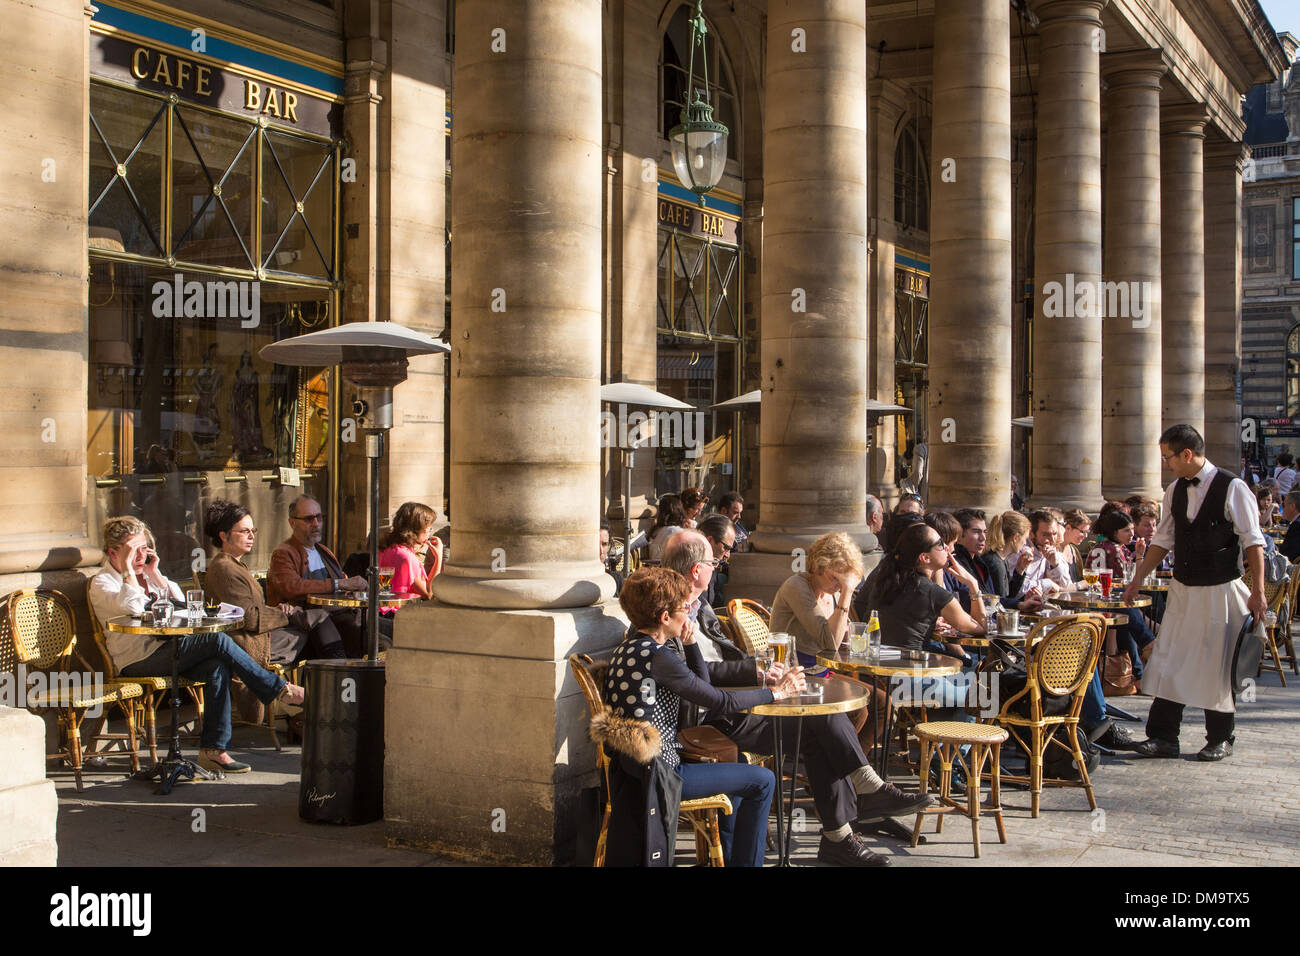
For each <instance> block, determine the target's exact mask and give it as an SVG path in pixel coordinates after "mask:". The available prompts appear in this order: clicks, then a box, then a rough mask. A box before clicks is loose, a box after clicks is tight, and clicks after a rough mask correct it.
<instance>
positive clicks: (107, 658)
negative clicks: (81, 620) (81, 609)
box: [90, 608, 117, 680]
mask: <svg viewBox="0 0 1300 956" xmlns="http://www.w3.org/2000/svg"><path fill="white" fill-rule="evenodd" d="M90 626H91V628H93V631H94V635H95V646H96V647H97V648H99V656H100V657H102V658H103V659H104V678H105V679H106V680H116V679H117V665H116V664H114V663H113V655H112V654H110V653H109V652H108V639H107V638H105V637H104V628H103V626H102V625H101V624H100V623H99V615H98V614H96V613H95V609H94V608H91V609H90Z"/></svg>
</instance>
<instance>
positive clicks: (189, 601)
mask: <svg viewBox="0 0 1300 956" xmlns="http://www.w3.org/2000/svg"><path fill="white" fill-rule="evenodd" d="M185 612H186V616H187V617H188V618H189V619H190V620H191V621H198V620H201V619H202V618H203V591H202V590H200V589H199V588H194V589H192V590H189V591H186V592H185Z"/></svg>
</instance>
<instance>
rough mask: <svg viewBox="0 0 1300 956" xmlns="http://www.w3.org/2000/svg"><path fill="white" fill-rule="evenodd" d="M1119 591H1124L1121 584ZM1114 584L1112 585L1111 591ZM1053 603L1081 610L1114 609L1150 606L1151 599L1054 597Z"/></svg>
mask: <svg viewBox="0 0 1300 956" xmlns="http://www.w3.org/2000/svg"><path fill="white" fill-rule="evenodd" d="M1119 590H1120V593H1121V594H1122V593H1124V589H1123V587H1122V586H1120V588H1119ZM1113 592H1114V586H1112V593H1113ZM1052 603H1053V604H1059V605H1060V606H1061V607H1074V608H1079V609H1080V610H1083V611H1116V610H1127V609H1128V608H1131V607H1150V606H1151V599H1150V598H1149V597H1140V598H1134V599H1133V600H1132V601H1130V602H1125V601H1123V600H1121V599H1120V598H1118V597H1108V598H1104V597H1100V596H1098V597H1091V596H1085V597H1077V598H1073V597H1054V598H1052Z"/></svg>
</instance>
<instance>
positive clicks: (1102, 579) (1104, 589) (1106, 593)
mask: <svg viewBox="0 0 1300 956" xmlns="http://www.w3.org/2000/svg"><path fill="white" fill-rule="evenodd" d="M1097 581H1098V582H1099V583H1100V584H1101V597H1102V600H1104V601H1109V600H1110V582H1111V571H1110V568H1102V569H1101V570H1100V571H1098V572H1097Z"/></svg>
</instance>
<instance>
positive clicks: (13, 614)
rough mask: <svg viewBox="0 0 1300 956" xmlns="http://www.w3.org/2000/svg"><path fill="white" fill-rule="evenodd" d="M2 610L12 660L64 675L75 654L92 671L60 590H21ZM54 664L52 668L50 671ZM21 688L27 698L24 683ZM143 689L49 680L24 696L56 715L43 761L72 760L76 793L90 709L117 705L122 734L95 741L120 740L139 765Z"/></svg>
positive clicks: (119, 684)
mask: <svg viewBox="0 0 1300 956" xmlns="http://www.w3.org/2000/svg"><path fill="white" fill-rule="evenodd" d="M5 611H6V617H7V619H8V625H9V633H10V636H11V638H12V640H13V650H14V657H15V660H16V662H17V663H20V664H25V665H27V666H28V667H31V668H33V669H36V670H43V671H47V672H49V673H50V674H51V675H54V674H56V673H57V674H67V673H68V665H69V664H70V662H71V660H72V658H73V657H75V658H76V659H77V662H78V664H79V665H80V666H81V667H82V668H83V669H84V673H86V674H91V673H93V671H92V670H91V667H90V665H89V664H87V663H86V662H85V660H84V659H82V657H81V654H79V653H78V652H77V650H76V646H77V629H76V619H75V618H74V617H73V614H72V605H71V604H70V603H69V601H68V599H67V598H66V597H65V596H64V595H63V594H62V593H61V592H59V591H55V590H53V589H51V588H36V589H32V588H23V589H22V590H19V591H15V592H14V593H12V594H10V595H9V597H8V598H7V599H6V601H5ZM56 667H57V668H58V670H57V671H55V670H54V668H56ZM21 692H22V693H23V694H24V696H27V689H26V688H25V687H24V688H22V691H21ZM143 693H144V689H143V688H142V687H141V686H140V685H139V684H137V683H134V682H130V681H116V680H105V681H103V682H102V684H101V685H100V686H99V687H98V688H94V689H90V688H86V689H78V688H75V687H72V686H65V685H64V684H63V683H62V682H57V681H54V682H52V686H50V687H48V688H47V689H46V690H44V691H37V692H35V693H33V694H31V695H30V696H27V706H28V707H29V708H30V709H32V710H33V711H41V710H53V711H55V712H56V713H57V715H58V721H59V746H60V750H59V752H58V753H55V754H49V755H47V759H50V758H55V757H66V759H67V760H68V762H69V763H70V764H72V772H73V775H74V777H75V778H76V781H77V791H78V792H80V791H81V788H82V785H81V764H82V743H81V724H82V722H83V721H84V720H85V718H86V711H87V710H89V709H91V708H95V707H104V706H111V705H116V706H117V707H118V708H119V709H120V710H121V711H122V716H123V717H124V718H125V720H126V733H125V734H112V733H99V734H96V735H95V739H96V740H120V741H122V742H123V743H124V744H125V745H127V746H128V748H129V750H128V753H129V755H130V758H131V769H132V770H133V771H134V770H139V769H140V756H139V749H138V747H137V746H136V743H137V734H136V723H135V705H136V702H137V701H138V700H139V698H140V697H141V695H142V694H143Z"/></svg>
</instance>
